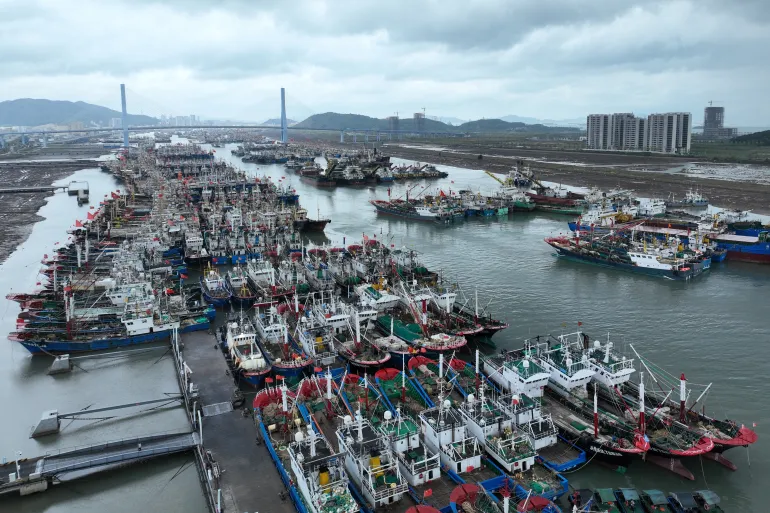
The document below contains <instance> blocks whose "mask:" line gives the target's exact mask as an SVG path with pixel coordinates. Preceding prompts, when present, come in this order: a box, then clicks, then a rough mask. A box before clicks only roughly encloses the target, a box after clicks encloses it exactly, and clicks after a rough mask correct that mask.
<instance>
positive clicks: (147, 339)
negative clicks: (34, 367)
mask: <svg viewBox="0 0 770 513" xmlns="http://www.w3.org/2000/svg"><path fill="white" fill-rule="evenodd" d="M201 326H202V327H201ZM189 327H194V328H195V329H208V327H209V324H208V323H207V322H206V323H199V324H194V325H191V326H189ZM189 327H188V328H189ZM179 331H180V332H185V329H180V330H179ZM187 331H192V330H189V329H188V330H187ZM170 336H171V332H170V331H161V332H157V333H146V334H143V335H135V336H132V337H116V338H106V339H94V340H89V341H83V342H80V341H72V340H54V341H49V340H46V341H35V340H24V341H19V343H20V344H21V345H22V346H24V348H25V349H26V350H27V351H29V352H30V353H32V354H33V355H40V354H72V353H86V352H92V351H103V350H105V349H117V348H121V347H128V346H136V345H141V344H149V343H151V342H156V341H159V340H168V339H169V337H170Z"/></svg>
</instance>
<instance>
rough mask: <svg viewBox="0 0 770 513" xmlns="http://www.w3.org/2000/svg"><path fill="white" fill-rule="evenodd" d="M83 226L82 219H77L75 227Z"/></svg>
mask: <svg viewBox="0 0 770 513" xmlns="http://www.w3.org/2000/svg"><path fill="white" fill-rule="evenodd" d="M82 227H83V223H81V222H80V219H78V220H77V221H75V228H82Z"/></svg>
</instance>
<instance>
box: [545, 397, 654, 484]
mask: <svg viewBox="0 0 770 513" xmlns="http://www.w3.org/2000/svg"><path fill="white" fill-rule="evenodd" d="M548 390H549V393H548V394H547V395H546V396H544V397H543V406H544V407H545V408H547V410H548V411H549V412H550V414H551V418H552V419H553V421H554V424H555V425H556V427H557V428H558V429H559V433H560V434H561V435H562V436H563V437H564V438H566V439H568V440H571V441H573V443H574V444H575V445H577V446H578V447H580V448H581V449H583V450H584V451H585V452H586V455H587V458H588V459H589V460H590V461H594V460H596V461H601V462H603V463H605V464H606V465H608V466H610V467H611V468H615V469H618V470H624V469H627V468H628V467H629V466H630V465H631V463H632V462H633V461H634V460H635V459H636V457H638V456H640V455H643V454H644V453H645V452H646V451H647V450H648V449H649V445H650V444H649V441H647V440H645V439H644V436H643V435H642V434H641V433H640V432H638V431H637V430H628V429H626V428H625V426H624V425H623V423H622V422H618V421H617V420H618V419H616V418H615V417H613V416H610V415H609V414H608V413H606V412H602V420H601V421H600V416H599V409H598V400H597V397H596V395H595V396H594V403H593V415H592V414H591V407H590V405H589V403H588V402H587V401H586V400H584V399H582V398H579V397H577V396H574V395H571V394H570V392H568V391H567V390H566V389H562V388H561V387H558V386H555V385H553V384H549V385H548Z"/></svg>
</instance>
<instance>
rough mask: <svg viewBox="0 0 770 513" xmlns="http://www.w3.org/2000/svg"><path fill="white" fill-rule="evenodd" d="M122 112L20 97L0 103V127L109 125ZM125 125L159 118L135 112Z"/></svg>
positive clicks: (152, 121) (86, 105) (141, 123)
mask: <svg viewBox="0 0 770 513" xmlns="http://www.w3.org/2000/svg"><path fill="white" fill-rule="evenodd" d="M120 116H121V113H120V112H118V111H116V110H112V109H108V108H107V107H101V106H99V105H92V104H90V103H85V102H67V101H54V100H37V99H32V98H21V99H18V100H7V101H4V102H0V126H39V125H48V124H53V125H67V124H70V123H77V122H82V123H84V124H85V125H86V126H88V125H90V124H91V123H92V122H93V123H98V124H100V125H109V124H110V120H111V119H112V118H119V117H120ZM128 124H129V125H135V126H137V125H138V126H148V125H156V124H158V120H157V119H155V118H153V117H150V116H143V115H138V114H129V115H128Z"/></svg>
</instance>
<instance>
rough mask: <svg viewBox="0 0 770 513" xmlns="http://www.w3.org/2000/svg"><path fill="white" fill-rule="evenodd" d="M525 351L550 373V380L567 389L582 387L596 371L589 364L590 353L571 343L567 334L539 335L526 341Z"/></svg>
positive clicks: (583, 388) (583, 387)
mask: <svg viewBox="0 0 770 513" xmlns="http://www.w3.org/2000/svg"><path fill="white" fill-rule="evenodd" d="M524 347H525V351H526V352H527V353H529V354H530V355H531V357H532V359H533V360H535V362H536V363H537V364H538V365H539V366H540V367H542V368H543V369H544V370H545V371H547V372H548V373H549V374H550V377H549V382H551V383H555V384H557V385H559V386H561V387H562V388H565V389H567V390H570V391H571V390H575V389H582V390H585V387H586V385H587V384H588V383H589V382H590V381H591V378H593V376H594V374H596V371H595V370H594V369H593V368H592V366H591V365H589V362H588V355H587V354H585V353H583V352H582V351H581V349H582V348H580V347H575V346H574V345H573V344H571V343H570V338H569V337H568V336H565V335H559V336H558V337H553V336H552V335H546V336H541V335H537V336H536V337H534V338H530V339H527V340H525V341H524Z"/></svg>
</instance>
